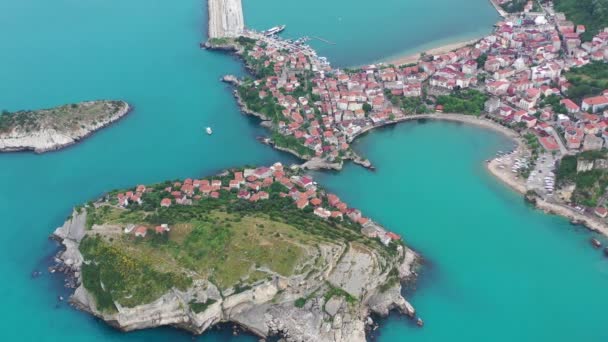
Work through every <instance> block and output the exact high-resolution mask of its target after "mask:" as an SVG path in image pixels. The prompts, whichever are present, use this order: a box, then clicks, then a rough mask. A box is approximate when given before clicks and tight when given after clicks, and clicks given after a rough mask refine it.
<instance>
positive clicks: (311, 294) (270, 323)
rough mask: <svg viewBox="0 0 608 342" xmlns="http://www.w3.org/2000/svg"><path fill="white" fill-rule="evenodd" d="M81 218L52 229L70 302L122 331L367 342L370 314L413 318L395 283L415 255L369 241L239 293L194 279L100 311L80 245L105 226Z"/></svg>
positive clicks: (323, 254) (321, 252) (325, 248)
mask: <svg viewBox="0 0 608 342" xmlns="http://www.w3.org/2000/svg"><path fill="white" fill-rule="evenodd" d="M86 216H87V211H86V210H81V211H80V213H79V212H76V211H74V213H73V215H72V217H71V218H70V219H69V220H67V221H66V222H65V224H64V225H63V226H62V227H60V228H58V229H57V230H56V231H55V233H54V237H55V238H57V239H58V240H59V241H61V243H62V245H63V247H64V248H65V250H64V251H62V252H60V254H59V255H58V257H59V259H61V260H62V262H63V263H64V264H65V265H66V266H68V267H70V268H71V270H72V271H73V276H74V277H75V278H76V283H77V284H79V285H78V288H77V289H76V291H75V293H74V295H73V296H72V297H71V303H72V304H73V305H74V306H75V307H77V308H78V309H81V310H83V311H86V312H89V313H91V314H93V315H95V316H97V317H99V318H101V319H103V320H104V321H106V322H107V323H108V324H110V325H112V326H114V327H116V328H118V329H120V330H123V331H131V330H137V329H144V328H152V327H158V326H163V325H171V326H175V327H179V328H183V329H186V330H188V331H191V332H193V333H195V334H200V333H202V332H204V331H205V330H207V329H208V328H209V327H211V326H213V325H215V324H217V323H220V322H233V323H236V324H239V325H241V326H242V327H244V328H245V329H247V330H249V331H251V332H252V333H254V334H256V335H259V336H261V337H266V336H270V335H280V336H282V337H284V338H285V339H286V340H288V341H349V342H354V341H365V336H366V330H365V328H366V324H369V318H368V317H369V316H370V314H372V313H376V314H379V315H387V314H388V312H389V311H390V310H393V309H397V310H399V311H400V312H402V313H404V314H407V315H410V316H413V315H414V308H413V307H412V306H411V305H410V304H409V303H408V302H407V301H406V300H405V298H403V297H402V295H401V282H402V281H408V280H411V279H413V276H414V271H413V267H414V265H415V264H416V260H417V255H416V254H415V253H414V252H412V251H411V250H409V249H407V248H403V247H402V246H400V247H399V248H398V253H397V255H396V256H395V257H394V258H388V259H387V257H386V256H385V255H381V254H380V253H378V252H377V251H375V250H374V249H372V248H368V247H367V246H364V245H361V244H358V243H344V242H340V241H337V242H335V243H328V242H324V243H322V244H320V245H318V248H314V249H309V250H308V253H310V255H308V256H307V259H310V260H322V262H320V263H319V262H318V261H317V266H319V267H318V268H317V270H318V271H314V272H312V273H308V274H304V273H297V274H294V275H292V276H289V277H282V276H280V275H275V276H274V277H272V279H265V280H262V281H258V282H257V283H256V284H255V285H254V286H252V287H251V288H249V289H247V290H245V291H242V292H238V293H237V292H236V291H235V290H234V289H228V290H226V289H224V290H220V289H218V287H217V286H216V285H214V284H213V283H211V282H209V281H206V280H202V279H198V280H195V281H194V282H193V283H192V284H191V286H189V287H188V288H187V289H185V290H178V289H175V288H173V289H171V290H170V291H168V292H166V293H165V294H163V295H162V296H161V297H160V298H158V299H156V300H154V301H152V302H150V303H146V304H143V305H137V306H134V307H126V306H121V305H120V304H118V303H115V305H116V309H117V310H116V312H111V313H107V312H103V311H100V310H98V309H97V306H96V302H95V298H94V296H92V294H91V293H90V292H89V291H88V290H87V289H86V288H85V287H84V286H83V285H82V273H81V268H82V265H83V262H85V263H86V262H88V261H84V258H83V255H82V253H81V252H80V250H79V246H80V243H81V241H82V239H83V238H84V237H85V236H86V235H87V234H95V233H96V232H99V231H100V230H102V229H104V228H103V227H101V226H95V227H94V228H93V229H92V230H87V228H86V227H85V225H86V222H87V217H86ZM331 294H333V295H331ZM193 300H196V301H197V302H201V303H208V305H207V306H206V307H205V308H204V309H203V310H198V312H197V310H193V308H192V307H191V306H190V305H189V303H191V302H192V301H193Z"/></svg>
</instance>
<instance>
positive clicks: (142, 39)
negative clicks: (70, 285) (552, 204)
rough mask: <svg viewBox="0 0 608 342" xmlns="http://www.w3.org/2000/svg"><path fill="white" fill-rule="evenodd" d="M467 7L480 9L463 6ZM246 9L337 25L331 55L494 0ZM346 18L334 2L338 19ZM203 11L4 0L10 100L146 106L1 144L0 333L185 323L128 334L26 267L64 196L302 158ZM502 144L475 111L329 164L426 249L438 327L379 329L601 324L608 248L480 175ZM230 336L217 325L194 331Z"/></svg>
mask: <svg viewBox="0 0 608 342" xmlns="http://www.w3.org/2000/svg"><path fill="white" fill-rule="evenodd" d="M439 5H441V6H443V7H442V8H441V9H435V10H434V11H433V7H438V6H439ZM370 6H371V8H370ZM319 8H324V9H323V10H321V11H319V10H318V9H319ZM467 8H468V9H469V11H471V12H467V11H466V10H465V11H463V10H462V9H467ZM245 10H246V13H245V16H246V20H247V21H248V22H250V23H251V24H252V26H254V27H258V28H265V27H268V26H273V25H275V24H278V23H286V24H288V30H289V31H288V33H289V34H293V35H294V36H299V35H303V34H307V35H313V34H314V35H319V36H321V37H323V38H326V39H330V40H333V41H335V42H337V43H338V44H337V45H335V46H329V45H325V44H320V43H316V44H317V46H318V47H319V49H320V50H321V53H322V54H324V55H327V56H328V57H330V58H331V59H332V61H334V64H337V65H351V64H360V63H364V62H367V61H372V60H376V59H378V58H381V57H383V56H386V55H390V54H394V53H399V52H401V51H405V50H414V51H417V50H418V49H419V46H422V45H425V44H427V43H428V41H441V40H449V39H460V38H461V37H466V36H470V35H477V34H479V33H480V32H481V33H483V32H485V31H488V30H489V29H490V25H491V24H492V23H493V22H494V20H495V19H496V18H495V17H496V15H495V13H493V12H492V10H491V7H489V5H488V4H487V3H486V1H485V0H470V1H467V2H466V4H451V2H449V1H446V0H432V1H431V0H428V1H420V0H417V1H409V2H406V1H392V0H391V1H386V2H383V3H381V4H380V3H377V4H376V3H375V4H373V5H370V4H369V2H365V1H363V0H356V1H350V2H347V1H337V2H332V3H331V4H328V3H325V2H321V1H320V0H312V1H308V2H306V3H305V4H302V3H300V2H295V1H294V2H278V1H274V0H272V1H271V0H266V1H261V0H260V1H257V2H255V3H254V2H253V1H251V0H246V1H245ZM272 13H276V14H272ZM303 13H305V14H306V15H303ZM275 16H276V18H275ZM336 17H339V18H341V19H336V20H337V21H336V20H334V21H332V20H330V19H332V18H333V19H335V18H336ZM205 18H206V13H205V6H204V2H203V1H192V0H184V1H181V2H168V1H160V0H148V1H143V0H130V1H116V0H86V1H82V0H55V1H52V2H51V1H43V0H20V1H8V0H0V30H1V32H2V34H0V46H1V47H2V53H0V82H1V83H0V84H1V86H0V109H8V110H18V109H24V108H43V107H49V106H55V105H59V104H62V103H66V102H74V101H81V100H88V99H94V98H117V99H124V100H127V101H129V102H130V103H132V104H134V105H135V107H136V110H135V112H133V113H132V114H131V115H130V116H128V117H127V118H125V119H123V120H122V121H121V122H120V123H118V124H117V125H114V126H112V127H111V128H109V129H106V130H104V131H102V132H100V133H98V134H96V135H94V137H92V138H91V139H88V140H86V141H85V142H83V143H82V144H79V145H77V146H74V147H72V148H69V149H66V150H64V151H61V152H56V153H49V154H45V155H33V154H3V155H0V218H1V219H2V221H1V222H2V224H3V228H4V229H3V230H4V234H3V237H2V239H0V253H1V254H0V274H3V275H5V277H4V281H3V282H2V283H0V293H1V294H2V296H3V297H2V298H3V302H2V303H3V310H2V311H0V322H2V328H3V329H2V330H1V331H0V336H1V337H2V338H3V339H5V340H9V339H11V340H14V339H19V340H25V341H31V340H51V341H52V340H61V341H81V340H87V341H95V340H121V341H123V340H132V341H139V340H142V341H143V340H146V341H151V340H159V341H161V340H182V341H186V340H190V339H191V336H190V335H188V334H185V333H181V332H177V331H175V330H173V329H156V330H151V331H143V332H136V333H130V334H121V333H118V332H116V331H114V330H112V329H111V328H108V327H106V326H105V325H104V324H102V323H100V322H98V321H96V320H95V319H92V318H90V317H88V316H87V315H85V314H82V313H80V312H77V311H74V310H72V309H70V308H69V307H67V306H66V305H65V304H62V305H59V307H58V308H56V304H57V300H56V296H57V295H58V294H60V293H62V292H61V291H62V287H61V279H58V278H51V277H49V276H43V277H41V278H38V279H31V278H30V273H31V272H32V271H33V270H41V269H44V268H45V267H46V265H47V259H48V257H50V256H52V255H53V254H54V252H55V251H56V250H55V246H54V244H53V243H51V242H49V241H48V240H47V236H48V235H49V234H50V233H51V232H52V230H53V229H54V228H55V227H56V226H58V225H60V224H61V223H62V222H63V221H64V219H65V217H66V216H67V215H69V213H70V209H71V207H72V206H74V205H76V204H79V203H82V202H84V201H87V200H89V199H92V198H94V197H96V196H98V195H100V194H101V193H103V192H104V191H106V190H109V189H113V188H117V187H123V186H128V185H133V184H137V183H148V182H156V181H161V180H164V179H168V178H180V177H186V176H196V175H204V174H209V173H213V172H215V171H218V170H220V169H223V168H226V167H230V166H234V165H243V164H247V163H252V164H253V163H255V164H268V163H271V162H274V161H276V160H280V161H283V162H285V163H290V162H293V159H291V158H290V157H288V156H286V155H284V154H279V153H277V152H275V151H273V150H271V149H270V148H267V147H265V146H262V145H260V144H258V143H256V142H255V140H254V137H255V136H256V135H259V134H262V133H263V130H261V129H260V128H259V127H258V126H257V124H256V123H255V121H252V120H250V119H248V118H244V117H242V116H241V114H239V112H238V109H237V108H236V106H235V103H234V101H233V99H232V97H231V94H230V90H229V89H228V88H227V87H225V86H224V85H223V84H221V83H219V82H218V79H219V78H220V77H221V76H222V75H224V74H227V73H235V74H242V73H243V69H242V67H241V65H240V63H238V61H236V60H235V59H233V58H231V57H228V56H226V55H223V54H219V53H213V52H208V51H201V50H199V49H198V43H199V41H200V40H201V39H202V37H204V36H205V30H206V23H205ZM305 18H306V19H305ZM387 18H391V20H390V21H389V20H386V19H387ZM471 18H473V20H471ZM276 21H280V22H276ZM361 22H365V25H362V24H361ZM366 27H377V29H374V31H373V32H372V31H370V32H368V31H367V29H366ZM305 29H306V30H310V31H306V30H305ZM413 32H415V34H414V33H413ZM431 44H432V43H431ZM205 126H212V127H213V128H214V135H213V136H211V137H209V136H207V135H205V134H204V133H203V131H202V129H203V127H205ZM505 144H507V142H506V141H504V140H503V139H502V138H500V137H498V136H496V135H494V134H492V133H489V132H485V131H480V130H478V129H474V128H466V127H460V126H454V125H448V124H427V125H425V126H420V125H416V124H411V125H409V124H408V125H403V126H400V127H398V128H396V129H394V130H385V131H383V132H382V133H379V134H372V135H370V136H368V137H366V138H364V139H363V140H362V141H361V143H360V144H358V146H357V148H359V149H360V150H361V151H362V153H365V154H366V155H367V156H368V157H370V158H371V159H372V160H373V161H374V163H375V164H376V165H377V166H378V167H379V169H378V172H376V173H370V172H366V171H364V170H362V169H359V168H355V167H347V168H346V170H344V172H343V173H341V174H339V175H333V174H324V175H321V176H320V177H321V178H322V179H323V181H325V182H326V184H327V185H328V186H330V187H331V188H333V189H335V190H336V191H337V192H338V193H339V194H340V195H341V196H343V197H344V198H345V199H347V200H348V201H350V202H352V203H353V204H354V205H357V206H359V207H360V208H361V209H363V210H364V211H366V212H368V213H369V215H371V216H373V217H374V218H377V219H379V220H380V221H381V222H382V223H384V224H386V225H387V226H388V227H391V228H393V229H395V230H397V231H399V232H401V233H402V234H403V235H404V236H406V237H407V239H408V242H409V243H411V244H412V245H413V246H414V247H415V248H417V249H418V250H420V251H421V252H422V253H423V254H424V255H425V256H426V257H427V258H428V260H429V264H428V265H427V266H426V267H425V270H424V274H423V275H422V277H421V279H420V282H419V289H418V290H417V291H416V292H415V293H414V295H413V297H412V301H413V303H414V305H416V306H417V307H418V309H419V311H420V312H421V314H422V316H423V318H425V320H426V321H427V326H426V327H425V328H424V329H413V328H411V327H410V324H409V323H408V322H407V321H404V320H402V319H401V318H390V319H388V321H387V324H386V327H385V328H383V329H382V335H381V336H380V338H381V339H382V340H385V341H396V340H400V339H402V338H403V339H406V338H407V339H420V340H433V341H438V340H445V339H448V338H456V339H458V340H461V339H465V338H472V339H478V338H477V337H480V336H483V337H488V336H489V334H492V333H497V334H500V335H499V336H501V337H502V336H504V337H505V338H507V337H517V338H519V339H520V340H530V341H531V340H534V339H537V338H541V339H543V340H545V339H553V340H555V341H558V340H566V339H573V337H580V339H577V340H586V341H601V340H605V338H606V336H605V335H602V333H603V331H604V329H602V327H601V325H600V324H601V322H602V321H603V320H602V319H601V317H602V314H603V312H602V311H601V308H602V306H605V304H606V302H607V301H606V296H605V294H603V293H602V291H604V290H605V288H606V285H607V284H606V283H607V279H606V262H605V261H604V260H603V259H602V258H601V256H600V255H599V253H597V251H593V250H591V249H590V248H588V247H587V239H588V234H586V233H585V232H584V231H572V228H571V226H569V225H568V224H567V223H566V222H565V221H564V220H561V219H558V218H554V217H549V216H545V215H542V214H539V213H537V212H535V211H533V210H531V209H529V208H527V207H525V206H524V205H523V204H522V202H521V200H520V198H519V197H518V196H517V195H515V194H513V193H511V192H510V191H508V190H507V189H505V188H503V187H502V186H500V185H497V184H496V183H495V182H493V181H492V179H490V178H489V177H488V176H487V174H486V173H485V171H484V170H483V169H482V164H481V161H482V160H483V159H485V158H486V157H487V156H489V155H491V154H492V153H493V151H495V150H499V149H504V145H505ZM443 157H445V158H447V160H446V159H444V158H443ZM408 175H409V176H410V177H407V176H408ZM412 175H414V176H416V177H411V176H412ZM396 180H397V181H396ZM373 184H390V186H387V187H374V185H373ZM364 191H365V193H366V196H361V195H360V194H361V193H363V192H364ZM385 199H390V201H385ZM574 300H580V301H578V302H574ZM515 307H520V308H521V309H522V310H521V312H519V311H518V312H515V310H514V308H515ZM480 326H481V327H484V328H483V329H480V328H479V327H480ZM230 338H231V336H230V334H228V333H217V332H215V333H209V334H206V335H204V336H203V337H200V338H199V339H200V340H204V341H224V340H229V339H230ZM238 340H239V341H246V340H255V339H253V338H246V337H240V338H238Z"/></svg>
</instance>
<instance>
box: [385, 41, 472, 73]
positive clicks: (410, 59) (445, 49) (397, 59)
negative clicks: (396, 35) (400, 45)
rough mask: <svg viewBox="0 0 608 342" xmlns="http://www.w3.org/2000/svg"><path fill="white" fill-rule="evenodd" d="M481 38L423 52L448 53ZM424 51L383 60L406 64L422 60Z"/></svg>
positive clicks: (387, 62) (427, 53) (389, 62)
mask: <svg viewBox="0 0 608 342" xmlns="http://www.w3.org/2000/svg"><path fill="white" fill-rule="evenodd" d="M479 39H481V37H480V38H475V39H469V40H465V41H461V42H456V43H452V44H447V45H443V46H440V47H436V48H433V49H429V50H426V51H424V52H422V53H424V54H426V55H441V54H444V53H448V52H450V51H454V50H457V49H460V48H461V47H465V46H467V45H472V44H475V43H477V42H478V41H479ZM422 53H416V54H413V55H407V56H400V57H399V56H397V57H394V58H389V59H387V60H386V61H383V63H386V64H393V65H397V66H399V65H404V64H413V63H417V62H418V61H419V60H420V57H421V56H422Z"/></svg>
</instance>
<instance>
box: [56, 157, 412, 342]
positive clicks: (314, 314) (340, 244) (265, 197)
mask: <svg viewBox="0 0 608 342" xmlns="http://www.w3.org/2000/svg"><path fill="white" fill-rule="evenodd" d="M54 237H55V238H56V239H58V240H59V241H61V243H62V244H63V246H64V247H65V250H62V251H61V252H60V253H59V254H58V256H57V258H58V259H57V260H59V261H60V262H61V270H63V272H67V273H68V274H69V275H70V277H69V279H68V280H67V284H68V286H71V287H73V288H75V289H76V290H75V293H74V295H73V296H71V298H70V302H71V303H72V304H73V305H75V306H76V307H77V308H79V309H82V310H84V311H87V312H90V313H91V314H93V315H95V316H97V317H99V318H101V319H103V320H104V321H106V322H108V323H109V324H110V325H112V326H114V327H116V328H119V329H121V330H123V331H131V330H138V329H145V328H151V327H158V326H163V325H172V326H175V327H179V328H182V329H186V330H188V331H191V332H193V333H196V334H201V333H203V332H204V331H206V330H208V329H209V328H210V327H212V326H214V325H216V324H219V323H222V322H233V323H235V324H238V325H239V326H240V327H242V328H244V329H247V330H248V331H250V332H252V333H254V334H256V335H258V336H260V337H262V338H266V337H268V336H275V335H280V336H281V337H284V338H286V339H287V340H307V341H344V342H351V341H361V342H362V341H365V336H366V333H367V332H369V331H370V330H371V329H373V328H374V324H375V323H374V321H373V318H372V317H370V316H371V315H372V314H374V315H383V316H385V315H387V314H388V313H389V311H391V310H395V309H396V310H398V311H400V312H401V313H403V314H407V315H409V316H410V317H412V318H414V317H415V310H414V308H413V307H412V306H411V305H410V304H409V303H408V302H407V301H406V300H405V298H404V297H403V296H402V294H401V284H402V283H405V282H408V281H413V280H414V278H415V276H416V273H415V268H416V267H417V264H418V262H419V261H418V259H419V257H418V255H417V254H416V253H415V252H413V251H412V250H410V249H409V248H408V247H407V246H406V245H405V244H404V242H403V241H402V240H401V238H400V237H399V236H398V235H397V234H394V233H392V232H389V231H387V230H385V229H384V228H382V227H381V226H380V225H378V224H376V223H374V222H373V221H372V220H370V219H369V218H367V217H365V216H364V215H363V214H362V213H361V212H360V211H359V210H357V209H354V208H349V207H348V205H347V204H345V203H344V202H343V201H341V200H340V198H338V197H337V196H336V195H334V194H331V193H329V192H327V191H325V190H324V189H322V188H321V187H319V186H318V185H317V184H316V183H315V182H314V181H313V180H312V178H310V177H308V176H307V175H305V174H304V173H303V171H302V169H301V168H299V167H293V168H284V167H283V165H282V164H280V163H276V164H274V165H272V166H270V167H258V168H238V169H231V170H227V171H225V172H223V173H221V174H218V175H216V176H213V177H206V178H199V179H185V180H183V181H175V180H174V181H166V182H163V183H159V184H151V185H143V184H142V185H138V186H136V187H133V188H129V189H122V190H116V191H112V192H110V193H108V194H106V195H104V196H102V197H101V198H100V199H98V200H96V201H92V202H89V203H87V204H86V205H82V206H79V207H77V208H75V210H74V212H73V213H72V215H71V216H70V217H69V218H68V220H67V221H66V222H65V224H64V225H63V226H62V227H60V228H58V229H57V230H56V231H55V233H54ZM61 270H60V271H61ZM417 324H418V325H420V326H422V325H423V322H422V320H421V319H420V318H418V319H417Z"/></svg>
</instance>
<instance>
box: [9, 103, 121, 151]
mask: <svg viewBox="0 0 608 342" xmlns="http://www.w3.org/2000/svg"><path fill="white" fill-rule="evenodd" d="M130 109H131V107H130V106H129V104H128V103H126V102H124V101H87V102H81V103H75V104H69V105H64V106H60V107H55V108H50V109H41V110H28V111H17V112H13V113H11V112H4V113H2V115H0V152H15V151H34V152H36V153H43V152H48V151H54V150H58V149H61V148H64V147H67V146H70V145H72V144H75V143H76V142H78V141H79V140H82V139H83V138H86V137H88V136H89V135H91V134H93V132H95V131H97V130H100V129H102V128H104V127H106V126H108V125H110V124H111V123H113V122H115V121H117V120H119V119H120V118H122V117H123V116H125V115H127V113H129V111H130Z"/></svg>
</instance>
